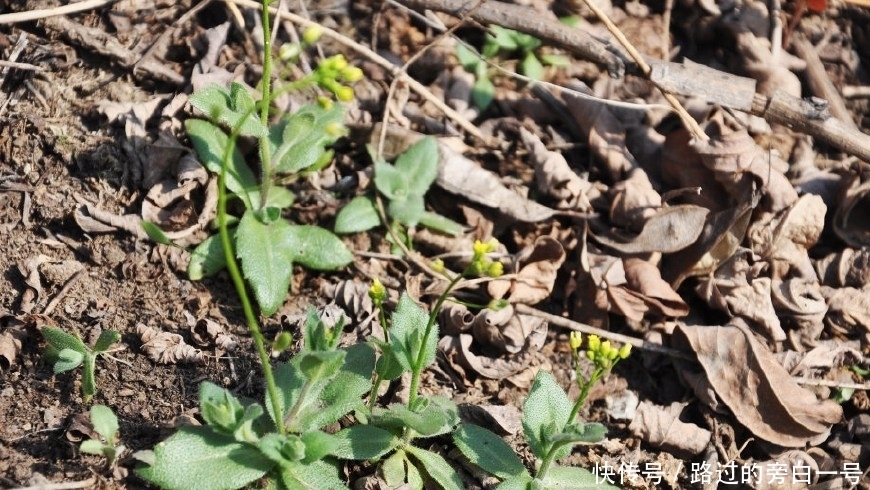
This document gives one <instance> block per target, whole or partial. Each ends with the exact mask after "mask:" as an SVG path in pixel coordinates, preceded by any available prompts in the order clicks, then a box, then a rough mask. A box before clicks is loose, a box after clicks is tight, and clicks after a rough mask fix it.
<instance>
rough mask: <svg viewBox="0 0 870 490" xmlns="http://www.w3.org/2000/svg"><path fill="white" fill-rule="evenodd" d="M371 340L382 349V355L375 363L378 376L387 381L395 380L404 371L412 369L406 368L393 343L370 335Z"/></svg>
mask: <svg viewBox="0 0 870 490" xmlns="http://www.w3.org/2000/svg"><path fill="white" fill-rule="evenodd" d="M369 341H371V342H372V343H374V344H375V345H377V346H378V347H379V348H380V349H381V355H380V356H379V357H378V361H377V364H375V370H376V373H377V375H378V376H380V377H381V378H382V379H384V380H386V381H393V380H396V379H399V376H401V375H402V374H403V373H405V372H410V369H408V370H407V371H406V370H405V368H404V366H403V365H402V361H401V360H400V359H399V357H398V355H397V354H396V350H395V349H393V346H392V344H388V343H386V342H384V341H383V340H381V339H378V338H375V337H370V338H369Z"/></svg>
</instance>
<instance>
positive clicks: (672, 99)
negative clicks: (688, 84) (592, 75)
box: [583, 0, 710, 141]
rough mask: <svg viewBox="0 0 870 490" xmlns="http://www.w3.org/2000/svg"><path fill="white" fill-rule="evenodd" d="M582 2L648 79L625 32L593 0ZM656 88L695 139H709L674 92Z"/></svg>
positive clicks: (638, 56) (643, 65) (639, 55)
mask: <svg viewBox="0 0 870 490" xmlns="http://www.w3.org/2000/svg"><path fill="white" fill-rule="evenodd" d="M583 3H585V4H586V6H587V7H589V10H591V11H592V12H593V13H594V14H595V15H596V16H597V17H598V20H600V21H601V22H602V23H603V24H604V26H605V27H607V30H608V31H610V34H611V35H612V36H613V37H615V38H616V40H617V41H619V44H621V45H622V47H623V48H625V50H626V51H628V54H629V56H631V58H632V59H633V60H634V62H635V63H637V66H638V68H640V71H641V73H643V76H645V77H646V78H647V79H649V77H650V72H651V71H652V69H651V68H650V66H649V64H648V63H647V62H646V61H645V60H644V59H643V55H642V54H640V52H639V51H638V50H637V48H635V47H634V45H633V44H631V42H629V40H628V39H627V38H626V37H625V34H623V33H622V31H620V30H619V28H618V27H616V24H614V23H613V21H612V20H610V18H609V17H608V16H607V14H606V13H604V11H603V10H601V9H600V8H598V6H597V5H595V3H594V2H592V1H591V0H583ZM664 55H665V56H666V55H667V53H664ZM656 88H658V89H659V91H661V93H662V95H663V96H664V98H665V100H666V101H668V104H670V105H671V107H673V108H674V111H676V113H677V115H678V116H680V120H681V121H683V125H684V126H686V129H687V130H689V133H691V134H692V136H693V137H694V138H695V139H696V140H698V141H709V140H710V137H709V136H707V133H705V132H704V130H703V129H701V126H700V125H699V124H698V121H695V119H693V118H692V116H691V115H689V113H688V111H686V109H685V108H684V107H683V105H682V104H680V101H679V100H677V97H676V96H674V94H672V93H669V92H666V91H665V90H663V89H662V88H661V87H659V86H658V85H656Z"/></svg>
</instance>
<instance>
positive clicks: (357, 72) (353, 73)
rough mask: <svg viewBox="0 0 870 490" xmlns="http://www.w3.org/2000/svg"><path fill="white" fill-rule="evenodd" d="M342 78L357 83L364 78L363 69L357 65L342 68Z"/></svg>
mask: <svg viewBox="0 0 870 490" xmlns="http://www.w3.org/2000/svg"><path fill="white" fill-rule="evenodd" d="M341 78H342V79H344V81H345V82H347V83H355V82H358V81H360V80H362V79H363V71H362V70H361V69H360V68H359V67H357V66H348V67H346V68H345V69H343V70H341Z"/></svg>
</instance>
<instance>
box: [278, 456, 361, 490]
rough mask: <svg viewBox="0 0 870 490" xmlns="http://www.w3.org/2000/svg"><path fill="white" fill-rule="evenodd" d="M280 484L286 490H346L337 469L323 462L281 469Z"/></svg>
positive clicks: (293, 465)
mask: <svg viewBox="0 0 870 490" xmlns="http://www.w3.org/2000/svg"><path fill="white" fill-rule="evenodd" d="M281 483H283V484H284V486H285V487H286V490H347V486H346V485H345V484H344V482H343V481H342V479H341V478H339V470H338V467H337V466H336V465H334V464H330V463H328V462H326V461H323V460H321V461H314V462H312V463H308V464H304V463H292V464H289V465H287V466H285V467H282V469H281Z"/></svg>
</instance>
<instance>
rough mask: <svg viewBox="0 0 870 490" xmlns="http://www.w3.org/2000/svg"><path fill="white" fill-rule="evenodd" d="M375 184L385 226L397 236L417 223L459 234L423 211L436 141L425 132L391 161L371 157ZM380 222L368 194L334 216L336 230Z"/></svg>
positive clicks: (435, 157)
mask: <svg viewBox="0 0 870 490" xmlns="http://www.w3.org/2000/svg"><path fill="white" fill-rule="evenodd" d="M373 159H374V162H375V163H374V171H375V178H374V181H375V187H376V188H377V190H378V192H380V194H381V195H383V196H384V197H386V198H387V200H388V204H387V207H386V214H387V216H388V217H389V218H390V219H392V222H391V223H389V224H388V226H390V227H392V228H393V230H394V231H395V232H396V233H397V235H399V236H400V237H407V233H406V232H405V231H404V229H403V227H413V226H416V225H417V224H421V225H423V226H426V227H427V228H432V229H434V230H437V231H441V232H444V233H449V234H451V235H459V234H460V233H462V226H461V225H459V224H458V223H456V222H454V221H452V220H450V219H448V218H445V217H444V216H441V215H439V214H437V213H433V212H431V211H426V206H425V202H424V200H423V197H424V196H425V194H426V192H427V191H428V190H429V187H430V186H431V185H432V183H433V182H435V178H436V177H437V176H438V143H437V142H436V141H435V138H433V137H431V136H427V137H425V138H423V139H421V140H420V141H418V142H417V143H415V144H414V145H412V146H411V147H410V148H408V150H407V151H405V152H404V153H402V154H401V155H399V157H398V158H397V159H396V163H395V165H390V164H389V163H387V162H386V161H384V159H383V158H380V157H373ZM380 224H381V218H380V216H379V215H378V210H377V206H376V203H375V200H374V199H373V198H372V197H371V196H367V195H364V196H358V197H356V198H354V199H352V200H351V201H350V202H349V203H347V205H346V206H344V207H343V208H342V209H341V211H339V213H338V216H337V217H336V220H335V232H336V233H357V232H361V231H366V230H370V229H372V228H374V227H376V226H378V225H380Z"/></svg>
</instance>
